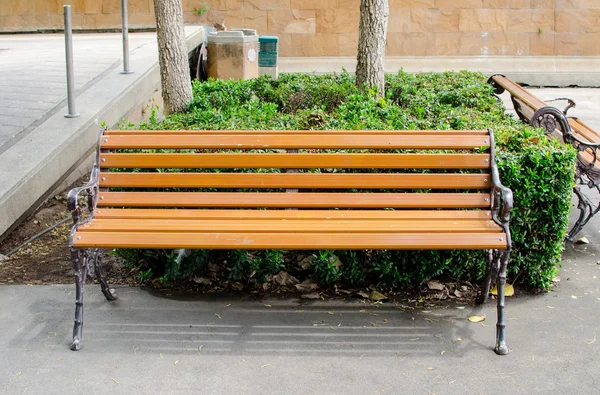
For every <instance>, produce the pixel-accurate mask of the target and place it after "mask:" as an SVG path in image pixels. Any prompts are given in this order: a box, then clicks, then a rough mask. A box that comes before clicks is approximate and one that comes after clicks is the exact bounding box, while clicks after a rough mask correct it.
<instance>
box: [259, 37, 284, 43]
mask: <svg viewBox="0 0 600 395" xmlns="http://www.w3.org/2000/svg"><path fill="white" fill-rule="evenodd" d="M277 41H279V37H277V36H260V37H258V42H259V43H276V42H277Z"/></svg>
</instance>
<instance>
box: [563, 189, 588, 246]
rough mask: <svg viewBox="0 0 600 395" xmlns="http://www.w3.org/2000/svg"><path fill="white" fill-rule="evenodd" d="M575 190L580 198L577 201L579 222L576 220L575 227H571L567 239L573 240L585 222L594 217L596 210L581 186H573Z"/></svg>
mask: <svg viewBox="0 0 600 395" xmlns="http://www.w3.org/2000/svg"><path fill="white" fill-rule="evenodd" d="M573 192H575V195H577V199H578V200H579V202H578V203H577V208H578V209H579V218H577V222H575V225H573V228H571V230H570V231H569V234H568V235H567V240H569V241H571V242H573V240H574V238H575V235H576V234H577V233H579V232H580V231H581V229H583V227H584V226H585V224H587V223H588V221H589V220H590V219H591V218H592V216H593V212H594V208H593V206H592V203H590V201H589V199H587V198H586V196H585V195H584V194H583V193H582V192H581V188H580V187H575V188H573Z"/></svg>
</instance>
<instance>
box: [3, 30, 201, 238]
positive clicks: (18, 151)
mask: <svg viewBox="0 0 600 395" xmlns="http://www.w3.org/2000/svg"><path fill="white" fill-rule="evenodd" d="M186 33H187V45H188V50H190V51H191V50H192V49H193V48H195V47H197V46H198V45H199V44H200V43H201V42H202V41H204V29H203V28H202V27H199V26H194V27H188V28H186ZM130 59H131V60H130V61H131V64H132V65H135V66H134V67H135V68H134V73H133V74H128V75H123V74H120V71H121V69H120V65H119V66H116V67H112V69H111V70H110V72H108V73H106V75H104V76H103V77H102V78H100V79H99V80H97V81H95V83H94V84H93V85H92V86H90V87H89V88H88V89H87V90H85V91H84V92H82V93H81V94H79V96H78V97H77V106H78V109H79V112H80V114H81V116H80V117H79V118H75V119H66V118H64V117H63V114H64V113H65V112H66V107H63V108H60V109H58V110H57V111H56V112H55V113H54V114H53V115H52V116H50V117H49V118H48V119H47V120H46V121H45V122H43V123H42V124H40V125H39V126H38V127H37V128H35V129H34V130H33V131H32V132H31V133H30V134H29V135H28V136H27V138H25V139H23V140H21V141H19V142H18V143H16V144H15V145H14V146H12V147H11V148H10V149H8V150H7V151H6V152H4V153H3V154H2V160H3V161H5V162H4V163H10V164H11V166H10V171H7V172H2V173H0V234H1V235H2V236H1V237H0V240H2V238H3V237H5V236H6V235H7V234H8V233H10V231H11V230H12V229H14V228H15V227H16V226H17V225H18V224H19V223H20V222H21V221H22V220H23V219H25V218H26V217H27V216H28V215H30V214H31V213H32V212H33V211H34V210H35V209H36V208H37V207H38V206H39V205H40V204H41V203H42V202H43V201H44V200H45V199H46V198H47V197H48V196H50V194H51V193H52V192H54V191H55V190H57V188H60V187H66V186H68V183H71V182H73V181H74V180H76V179H77V177H78V176H79V175H81V174H82V169H79V167H80V165H82V164H83V165H84V167H85V168H86V169H87V168H88V167H89V165H90V163H91V162H90V155H91V153H92V152H93V150H94V145H95V143H96V140H97V138H98V132H99V127H98V126H97V125H96V120H98V121H101V122H104V123H105V124H106V125H108V126H113V125H116V124H117V123H118V122H119V121H120V119H121V118H122V117H123V116H125V115H126V114H127V113H128V112H130V111H132V110H133V109H135V108H136V107H139V106H141V105H142V104H143V103H144V102H145V101H146V100H147V99H148V98H150V97H151V96H152V95H153V93H154V92H156V91H157V90H158V89H159V88H160V71H159V67H158V48H157V46H156V45H145V46H141V47H138V48H136V49H135V50H133V51H132V52H131V56H130ZM32 152H33V153H35V154H32ZM73 173H75V174H73ZM72 174H73V176H70V175H72ZM65 215H67V213H65Z"/></svg>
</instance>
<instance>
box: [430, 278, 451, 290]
mask: <svg viewBox="0 0 600 395" xmlns="http://www.w3.org/2000/svg"><path fill="white" fill-rule="evenodd" d="M427 288H429V289H431V290H434V291H441V290H443V289H444V288H446V287H445V286H444V284H442V283H441V282H439V281H437V280H431V281H429V282H428V283H427Z"/></svg>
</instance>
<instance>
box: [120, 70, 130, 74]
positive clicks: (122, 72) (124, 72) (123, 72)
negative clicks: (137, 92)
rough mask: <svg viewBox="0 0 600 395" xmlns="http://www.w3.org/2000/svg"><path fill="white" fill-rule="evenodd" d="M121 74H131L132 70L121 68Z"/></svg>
mask: <svg viewBox="0 0 600 395" xmlns="http://www.w3.org/2000/svg"><path fill="white" fill-rule="evenodd" d="M121 74H133V71H125V70H123V71H121Z"/></svg>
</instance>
